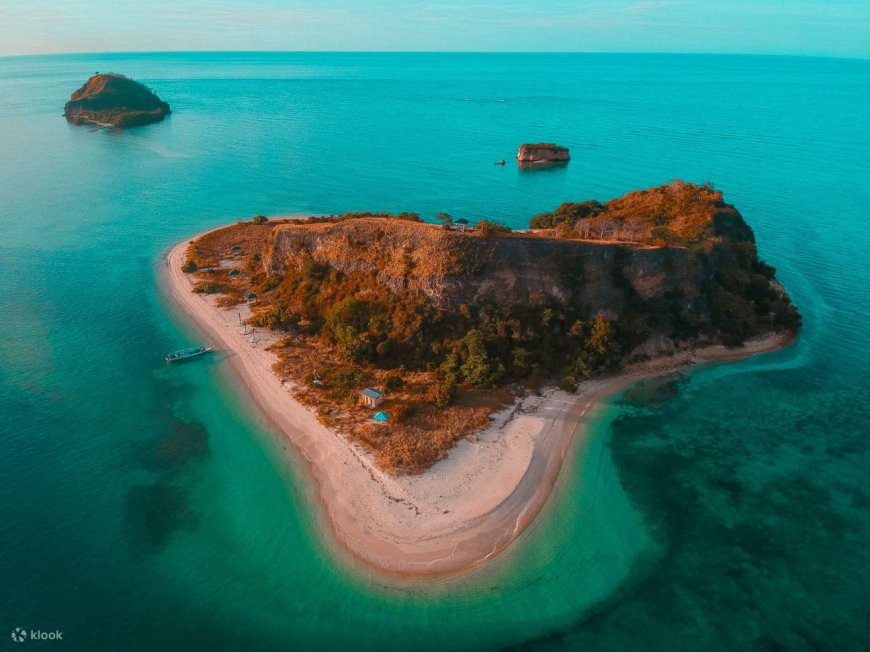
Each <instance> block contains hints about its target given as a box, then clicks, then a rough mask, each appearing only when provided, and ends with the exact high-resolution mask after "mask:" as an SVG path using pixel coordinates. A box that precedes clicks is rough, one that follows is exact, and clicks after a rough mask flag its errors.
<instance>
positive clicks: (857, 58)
mask: <svg viewBox="0 0 870 652" xmlns="http://www.w3.org/2000/svg"><path fill="white" fill-rule="evenodd" d="M158 54H493V55H500V54H531V55H536V54H540V55H560V54H565V55H572V54H589V55H670V56H711V57H714V56H721V57H791V58H799V59H839V60H854V61H868V60H870V56H868V57H862V56H856V55H837V54H797V53H773V52H703V51H701V52H686V51H665V50H634V51H633V50H106V51H100V52H95V51H87V52H84V51H83V52H38V53H18V54H0V59H16V58H34V57H75V56H85V57H88V56H119V55H158Z"/></svg>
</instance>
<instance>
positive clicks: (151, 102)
mask: <svg viewBox="0 0 870 652" xmlns="http://www.w3.org/2000/svg"><path fill="white" fill-rule="evenodd" d="M170 113H171V111H170V108H169V104H167V103H166V102H164V101H163V100H161V99H160V98H159V97H157V95H156V94H155V93H154V92H153V91H152V90H151V89H149V88H148V87H147V86H145V85H144V84H140V83H139V82H137V81H133V80H132V79H129V78H127V77H125V76H124V75H119V74H116V73H102V74H101V73H97V74H95V75H94V76H92V77H91V78H90V79H88V81H86V82H85V83H84V84H83V85H82V87H81V88H79V89H78V90H77V91H75V92H74V93H73V94H72V96H71V97H70V100H69V102H67V103H66V105H64V109H63V114H64V116H65V117H66V119H67V120H69V121H70V122H72V123H73V124H95V125H99V126H104V127H119V128H127V127H137V126H140V125H146V124H150V123H152V122H159V121H160V120H163V119H164V118H165V117H166V116H167V115H169V114H170Z"/></svg>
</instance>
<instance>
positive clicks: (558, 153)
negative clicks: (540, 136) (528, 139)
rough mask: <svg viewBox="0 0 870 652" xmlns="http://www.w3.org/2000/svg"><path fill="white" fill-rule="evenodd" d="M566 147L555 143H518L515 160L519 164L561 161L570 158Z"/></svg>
mask: <svg viewBox="0 0 870 652" xmlns="http://www.w3.org/2000/svg"><path fill="white" fill-rule="evenodd" d="M570 158H571V155H570V154H569V153H568V148H567V147H562V146H561V145H556V144H555V143H535V144H528V143H527V144H525V145H520V149H519V151H518V152H517V162H518V163H519V164H520V165H540V164H547V163H563V162H565V161H568V160H570Z"/></svg>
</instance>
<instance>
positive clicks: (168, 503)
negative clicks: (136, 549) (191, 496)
mask: <svg viewBox="0 0 870 652" xmlns="http://www.w3.org/2000/svg"><path fill="white" fill-rule="evenodd" d="M126 508H127V521H128V523H129V525H130V527H131V529H132V532H133V536H134V540H135V541H136V542H137V543H140V544H142V546H144V547H146V548H150V549H154V548H161V547H163V546H165V545H166V543H167V542H168V541H169V539H170V537H171V536H172V535H174V534H175V533H177V532H179V531H183V530H193V529H195V528H196V525H197V517H196V514H195V513H194V512H193V510H192V509H191V507H190V503H189V500H188V497H187V493H186V491H185V490H184V489H183V488H182V487H181V486H179V485H177V484H173V483H169V482H159V481H158V482H155V483H153V484H149V485H138V486H135V487H132V488H131V489H130V490H129V491H128V492H127V501H126Z"/></svg>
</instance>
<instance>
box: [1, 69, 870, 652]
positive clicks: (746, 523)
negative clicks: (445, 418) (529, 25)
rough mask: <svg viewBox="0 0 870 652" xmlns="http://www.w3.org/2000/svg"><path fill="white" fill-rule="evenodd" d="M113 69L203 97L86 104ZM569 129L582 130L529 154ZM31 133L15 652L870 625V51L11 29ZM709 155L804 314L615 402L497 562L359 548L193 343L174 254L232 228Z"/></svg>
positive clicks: (684, 166)
mask: <svg viewBox="0 0 870 652" xmlns="http://www.w3.org/2000/svg"><path fill="white" fill-rule="evenodd" d="M95 71H101V72H108V71H117V72H123V73H125V74H127V75H129V76H131V77H133V78H135V79H139V80H142V81H144V82H146V83H147V84H149V85H150V86H151V87H153V88H154V89H155V90H156V91H157V92H158V93H159V94H160V95H161V96H162V97H163V98H164V99H166V100H167V101H168V102H170V103H171V105H172V108H173V110H174V114H173V115H172V116H171V118H170V119H168V120H167V121H165V122H163V123H160V124H156V125H151V126H148V127H143V128H139V129H135V130H131V131H129V132H125V133H119V132H115V131H112V130H93V129H90V128H87V127H75V126H70V125H68V124H67V123H66V122H65V121H64V119H63V118H62V117H61V111H62V107H63V103H64V102H65V100H66V99H67V98H68V96H69V94H70V93H71V92H72V91H73V90H74V89H75V88H77V87H78V86H79V85H80V84H81V83H82V82H84V81H85V80H86V79H87V78H88V76H90V75H91V74H93V73H94V72H95ZM539 140H555V141H557V142H559V143H561V144H564V145H567V146H569V147H570V148H571V152H572V155H573V160H572V161H571V162H570V164H569V165H568V166H567V167H564V168H559V169H554V170H548V171H536V172H521V171H519V170H517V168H516V166H515V165H514V164H512V161H511V158H512V157H513V154H514V153H515V151H516V147H517V145H518V144H519V143H521V142H524V141H539ZM0 143H2V146H0V306H2V308H0V641H2V643H0V646H3V649H6V647H5V646H15V645H18V644H15V643H13V642H12V641H11V640H10V639H9V635H10V634H9V632H11V631H12V630H13V628H15V627H22V628H25V629H26V630H42V631H46V632H48V631H55V630H59V631H61V632H62V636H63V642H62V643H60V642H56V643H45V644H43V647H44V648H45V649H62V648H66V649H81V650H174V649H179V650H182V649H184V650H198V649H203V650H206V649H208V650H241V649H245V650H273V649H274V650H278V649H282V650H287V649H290V650H295V649H299V650H334V649H338V650H340V649H354V650H392V649H397V650H489V649H515V650H588V651H594V650H667V651H675V650H860V649H870V607H868V605H870V588H868V587H870V441H868V438H870V401H868V398H870V396H868V366H870V344H868V342H870V319H868V308H870V263H868V260H870V254H868V252H870V229H868V227H867V211H868V208H867V207H868V206H870V156H868V153H870V61H866V60H837V59H813V58H790V57H751V56H693V55H685V56H677V55H673V56H671V55H592V54H588V55H584V54H580V55H573V54H572V55H568V54H565V55H549V54H548V55H526V54H524V55H519V54H498V55H485V54H154V55H138V54H137V55H99V56H90V55H88V56H78V55H77V56H46V57H24V58H0ZM498 159H508V165H506V166H505V167H498V166H494V165H493V161H495V160H498ZM674 178H682V179H685V180H689V181H695V182H703V181H708V180H709V181H712V182H714V183H715V184H716V185H717V187H720V188H722V189H723V190H724V191H725V197H726V199H727V200H728V201H730V202H732V203H734V204H736V205H737V207H738V208H739V209H740V210H741V211H742V213H743V215H744V216H745V218H746V219H747V221H749V223H750V224H751V225H752V227H753V228H754V230H755V233H756V236H757V239H758V243H759V249H760V252H761V254H762V256H763V257H764V258H765V259H766V260H767V261H768V262H769V263H771V264H773V265H774V266H775V267H776V268H777V269H778V273H779V278H780V279H781V281H782V282H783V283H784V285H785V286H786V288H787V289H788V291H789V292H790V294H791V295H792V297H793V298H794V300H795V302H796V303H797V305H798V306H799V307H800V309H801V312H802V314H803V316H804V323H805V327H804V330H803V332H802V334H801V337H800V340H799V341H798V343H797V344H796V345H795V346H793V347H791V348H789V349H787V350H785V351H781V352H778V353H776V354H772V355H767V356H763V357H759V358H757V359H753V360H750V361H745V362H742V363H737V364H729V365H725V366H718V367H712V368H708V369H703V370H696V371H693V372H692V373H690V374H689V375H687V376H685V377H682V378H679V379H676V380H675V381H674V382H672V383H668V384H665V385H664V386H663V387H660V388H659V389H658V390H657V391H653V392H652V394H653V400H643V401H641V400H638V398H637V392H629V394H628V395H626V396H625V397H614V398H613V399H612V400H611V401H610V403H609V404H608V405H607V407H606V408H605V409H604V410H603V411H602V412H601V415H600V417H599V419H598V422H597V426H596V429H595V431H594V435H593V437H592V438H591V441H590V442H589V444H588V445H587V446H586V447H585V448H583V449H582V450H581V449H578V450H577V451H576V453H575V455H574V456H573V459H572V460H571V461H570V462H569V464H568V466H567V468H566V470H565V473H564V475H563V477H562V481H561V483H560V485H559V487H558V490H557V491H556V493H555V495H554V497H553V499H552V500H551V502H550V504H549V506H548V508H547V510H546V512H545V513H544V515H543V516H542V517H541V518H540V519H539V520H538V521H537V522H536V523H535V524H534V526H533V527H532V528H531V529H530V531H528V532H527V533H526V534H525V535H523V536H522V537H521V538H520V540H519V541H518V542H517V543H516V544H515V545H514V546H512V547H511V548H510V549H509V550H508V551H507V552H506V553H505V554H504V555H502V556H501V557H500V558H499V559H498V560H496V561H495V562H493V563H492V564H490V565H487V566H484V567H482V568H481V569H480V570H478V571H477V572H474V573H471V574H470V575H469V576H468V577H465V578H463V579H462V580H459V581H442V582H438V583H426V582H422V583H415V584H411V585H401V586H396V585H395V584H394V583H392V582H390V581H387V580H385V579H384V578H381V577H376V576H369V575H368V574H366V573H365V572H362V571H360V570H359V569H357V568H355V567H352V566H349V565H348V564H346V563H344V562H343V561H342V560H341V559H339V558H337V557H336V556H335V554H334V552H333V550H332V549H331V547H330V542H329V541H328V540H326V539H324V538H323V536H321V533H320V532H319V531H318V530H317V527H316V522H315V516H314V512H313V509H312V507H313V503H312V498H311V494H310V489H309V486H308V484H307V482H306V478H305V477H304V472H302V471H300V467H299V466H298V465H297V464H296V463H295V462H294V460H293V451H292V450H287V445H286V444H285V443H284V442H282V441H281V440H280V439H279V438H277V437H275V436H274V435H273V433H271V432H270V431H269V429H268V427H267V426H266V425H264V424H263V423H262V422H261V421H260V420H259V418H258V416H257V414H256V413H255V412H254V411H253V410H252V409H251V408H250V406H249V404H248V401H247V400H246V398H245V397H244V396H243V395H242V394H241V393H240V391H239V390H238V388H237V387H236V386H235V384H234V379H233V378H232V377H230V376H229V375H228V370H227V367H226V365H225V364H224V362H223V361H222V360H221V357H220V355H216V356H213V357H212V358H210V359H208V360H202V361H200V362H197V363H195V364H188V365H185V366H181V367H173V368H168V367H167V366H166V365H165V364H164V363H163V360H162V356H163V355H164V354H165V353H166V352H167V351H169V350H172V349H175V348H180V347H181V346H183V345H186V344H188V343H190V342H195V341H197V339H198V338H197V334H196V333H195V332H194V331H192V330H191V329H190V325H189V324H188V323H186V322H185V320H184V318H183V317H182V316H181V315H177V314H174V313H173V312H172V311H171V310H169V307H168V303H167V302H166V301H165V300H164V298H162V297H161V294H160V292H159V287H158V283H157V280H158V271H159V269H160V266H161V260H162V256H163V254H164V253H165V252H166V251H167V249H168V248H169V247H170V245H172V244H173V243H175V242H178V241H180V240H182V239H184V238H186V237H188V236H190V235H192V234H194V233H197V232H199V231H202V230H204V229H206V228H208V227H213V226H217V225H220V224H223V223H226V222H230V221H234V220H236V219H239V218H243V217H250V216H251V215H254V214H256V213H265V214H286V213H302V212H316V213H330V212H338V211H347V210H388V211H401V210H412V211H418V212H420V213H421V214H422V215H424V216H425V217H426V218H428V219H431V218H432V217H433V216H434V214H435V213H436V212H438V211H447V212H449V213H450V214H452V215H454V216H457V217H458V216H464V217H467V218H469V219H470V220H472V221H475V220H477V219H479V218H482V217H487V218H491V219H496V220H499V221H502V222H504V223H506V224H508V225H510V226H515V227H520V226H523V225H525V224H526V223H527V220H528V218H529V216H530V215H532V214H534V213H537V212H540V211H544V210H549V209H552V208H554V207H555V206H556V205H558V204H559V203H561V202H562V201H566V200H583V199H589V198H598V199H602V200H604V199H608V198H610V197H614V196H618V195H620V194H622V193H624V192H625V191H627V190H629V189H633V188H637V187H646V186H650V185H655V184H659V183H663V182H666V181H669V180H671V179H674ZM647 389H649V388H647ZM649 393H650V392H646V394H649ZM27 645H31V646H33V645H37V646H38V644H35V643H34V642H33V641H28V642H27ZM13 649H24V646H23V645H20V646H19V647H14V648H13Z"/></svg>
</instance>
